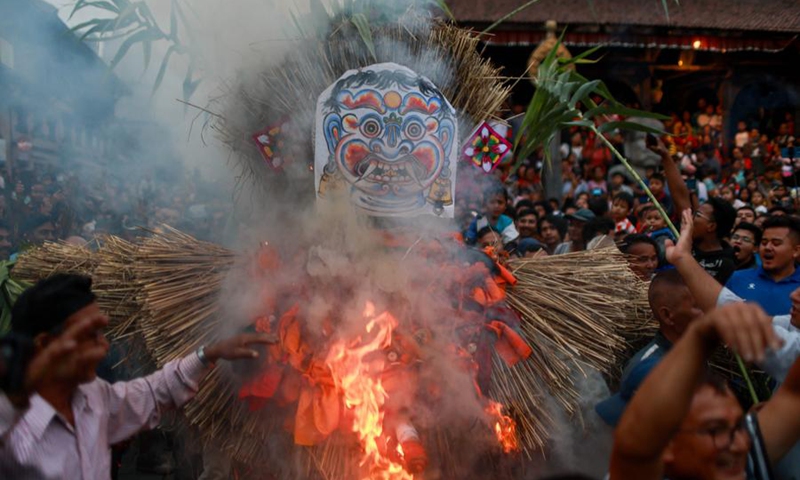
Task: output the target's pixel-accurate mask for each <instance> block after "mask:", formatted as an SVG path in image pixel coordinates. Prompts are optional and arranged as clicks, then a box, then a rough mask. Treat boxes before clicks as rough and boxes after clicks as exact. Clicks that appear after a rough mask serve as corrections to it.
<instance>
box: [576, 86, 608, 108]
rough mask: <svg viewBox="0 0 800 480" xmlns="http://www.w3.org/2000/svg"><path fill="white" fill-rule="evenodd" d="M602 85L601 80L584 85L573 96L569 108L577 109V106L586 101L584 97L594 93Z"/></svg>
mask: <svg viewBox="0 0 800 480" xmlns="http://www.w3.org/2000/svg"><path fill="white" fill-rule="evenodd" d="M599 84H600V80H592V81H591V82H587V83H584V84H583V85H581V86H580V87H578V89H577V90H575V93H574V94H572V98H570V100H569V108H575V105H576V104H577V103H578V102H579V101H581V100H583V99H584V97H586V96H588V95H590V94H592V93H594V91H595V89H596V88H597V86H598V85H599Z"/></svg>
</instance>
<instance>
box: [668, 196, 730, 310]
mask: <svg viewBox="0 0 800 480" xmlns="http://www.w3.org/2000/svg"><path fill="white" fill-rule="evenodd" d="M692 221H693V218H692V210H691V209H684V210H683V212H682V215H681V238H680V239H679V240H678V243H677V244H674V245H673V244H671V243H670V242H667V252H666V253H667V261H668V262H669V263H671V264H672V265H674V266H675V268H676V269H677V270H678V272H679V273H680V274H681V277H683V281H684V282H686V286H687V287H689V291H690V292H692V295H693V296H694V299H695V301H696V302H697V305H698V306H699V307H700V308H701V309H702V310H703V311H704V312H710V311H711V310H713V309H714V308H715V307H716V306H717V299H719V295H720V293H722V285H720V283H719V282H717V281H716V280H714V277H712V276H711V275H710V274H709V273H708V272H706V271H705V270H704V269H703V267H701V266H700V264H699V263H697V260H695V259H694V257H693V256H692Z"/></svg>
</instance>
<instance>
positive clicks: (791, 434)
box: [758, 344, 800, 463]
mask: <svg viewBox="0 0 800 480" xmlns="http://www.w3.org/2000/svg"><path fill="white" fill-rule="evenodd" d="M795 347H796V344H795ZM784 348H785V347H784ZM796 353H797V351H796V350H795V355H796ZM758 423H759V426H760V427H761V435H762V437H763V439H764V444H765V446H766V449H767V455H768V456H769V459H770V461H771V462H773V463H775V462H777V461H778V460H780V459H781V458H782V457H783V456H784V455H786V453H787V452H788V451H789V449H791V448H792V447H793V446H794V445H795V444H796V443H797V442H798V440H800V359H797V358H796V359H795V361H794V364H793V365H792V367H791V369H790V370H789V373H788V375H787V376H786V379H785V380H784V382H783V384H781V386H780V388H778V391H777V392H776V393H775V395H773V396H772V398H771V399H770V400H769V401H768V402H766V403H765V404H764V406H763V408H762V409H761V410H759V412H758Z"/></svg>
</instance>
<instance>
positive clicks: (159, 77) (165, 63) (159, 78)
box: [150, 45, 178, 95]
mask: <svg viewBox="0 0 800 480" xmlns="http://www.w3.org/2000/svg"><path fill="white" fill-rule="evenodd" d="M177 50H178V47H177V45H172V46H171V47H169V49H167V53H165V54H164V58H163V59H162V60H161V67H159V69H158V73H157V74H156V81H155V83H154V84H153V91H152V92H151V93H150V95H155V94H156V91H157V90H158V87H160V86H161V82H162V81H163V80H164V74H165V73H167V66H168V65H169V59H170V57H171V56H172V54H173V53H175V52H177Z"/></svg>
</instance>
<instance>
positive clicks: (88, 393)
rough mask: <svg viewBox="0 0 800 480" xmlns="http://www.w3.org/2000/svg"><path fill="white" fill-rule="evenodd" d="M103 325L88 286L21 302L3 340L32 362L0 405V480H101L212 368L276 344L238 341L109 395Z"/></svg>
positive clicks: (59, 284)
mask: <svg viewBox="0 0 800 480" xmlns="http://www.w3.org/2000/svg"><path fill="white" fill-rule="evenodd" d="M107 323H108V319H107V318H106V317H105V315H103V314H102V313H101V312H100V310H99V308H98V306H97V303H96V302H95V296H94V294H93V293H92V291H91V279H90V278H88V277H82V276H78V275H56V276H54V277H51V278H49V279H47V280H43V281H41V282H39V283H38V284H36V285H35V286H34V287H32V288H30V289H28V290H27V291H26V292H25V293H23V294H22V295H21V296H20V298H19V299H18V301H17V303H16V304H15V305H14V310H13V312H12V332H13V333H15V334H16V335H19V336H21V337H23V338H26V337H27V338H29V339H31V340H32V342H33V345H34V357H33V360H32V361H31V362H30V364H29V366H28V372H27V373H26V377H25V388H24V389H23V391H22V392H16V394H13V395H9V396H8V397H6V396H5V395H0V478H14V479H17V480H23V479H42V478H45V479H70V480H72V479H83V480H99V479H108V478H110V475H111V445H113V444H115V443H118V442H121V441H123V440H126V439H128V438H130V437H132V436H133V435H135V434H136V433H138V432H140V431H142V430H145V429H149V428H153V427H155V426H156V425H158V423H159V422H160V420H161V414H162V413H163V412H164V411H166V410H169V409H175V408H180V407H182V406H183V405H184V404H185V403H186V402H188V401H189V400H191V399H192V398H193V397H194V395H195V394H196V393H197V389H198V384H199V382H200V381H201V380H202V379H203V378H204V377H205V375H206V374H207V373H208V372H209V371H210V369H211V368H213V367H214V364H215V363H216V362H217V361H218V360H220V359H226V360H234V359H244V358H253V357H256V356H258V352H256V351H255V350H253V349H252V348H251V347H252V345H254V344H267V343H274V342H275V339H274V338H273V337H271V336H269V335H258V334H243V335H238V336H235V337H232V338H229V339H227V340H223V341H220V342H218V343H215V344H212V345H209V346H207V347H203V346H201V347H200V348H198V350H197V351H196V352H195V353H193V354H191V355H189V356H187V357H185V358H182V359H178V360H174V361H172V362H169V363H167V364H166V365H165V366H164V368H163V369H161V370H159V371H157V372H155V373H153V374H152V375H149V376H147V377H144V378H139V379H136V380H133V381H130V382H119V383H115V384H113V385H111V384H109V383H107V382H105V381H104V380H102V379H99V378H97V376H96V374H95V370H96V368H97V365H98V364H99V362H100V361H101V360H102V358H103V357H104V356H105V354H106V353H107V352H108V342H107V341H106V339H105V337H104V336H103V333H102V329H103V327H104V326H105V325H106V324H107ZM42 357H45V359H44V360H43V359H42ZM54 359H55V360H54ZM43 364H45V366H43ZM31 370H32V372H31Z"/></svg>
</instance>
